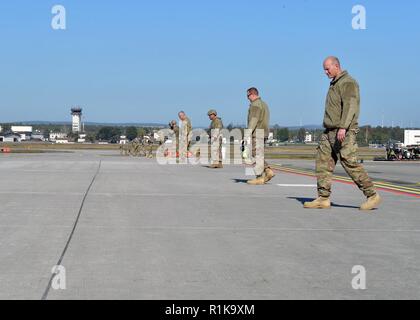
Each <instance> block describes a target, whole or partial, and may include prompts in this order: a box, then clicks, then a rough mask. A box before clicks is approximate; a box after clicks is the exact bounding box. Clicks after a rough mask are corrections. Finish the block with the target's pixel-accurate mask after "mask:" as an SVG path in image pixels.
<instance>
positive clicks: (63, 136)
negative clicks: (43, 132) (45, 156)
mask: <svg viewBox="0 0 420 320" xmlns="http://www.w3.org/2000/svg"><path fill="white" fill-rule="evenodd" d="M66 138H67V133H61V132H50V141H52V142H54V141H57V140H60V139H66Z"/></svg>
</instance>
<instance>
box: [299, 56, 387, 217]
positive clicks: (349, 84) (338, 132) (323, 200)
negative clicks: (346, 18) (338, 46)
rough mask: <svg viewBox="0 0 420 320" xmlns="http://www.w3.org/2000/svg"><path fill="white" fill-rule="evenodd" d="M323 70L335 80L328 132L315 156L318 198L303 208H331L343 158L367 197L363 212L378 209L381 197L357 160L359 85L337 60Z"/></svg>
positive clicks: (328, 110) (327, 110)
mask: <svg viewBox="0 0 420 320" xmlns="http://www.w3.org/2000/svg"><path fill="white" fill-rule="evenodd" d="M324 70H325V73H326V74H327V76H328V77H329V78H330V79H332V81H331V84H330V88H329V91H328V96H327V101H326V108H325V117H324V128H325V132H324V134H323V135H322V136H321V139H320V142H319V146H318V150H317V156H316V174H317V178H318V196H319V197H318V199H316V200H315V201H313V202H306V203H305V204H304V207H305V208H307V209H329V208H331V201H330V196H331V184H332V175H333V172H334V169H335V166H336V165H337V162H338V159H340V162H341V164H342V166H343V168H344V169H345V170H346V172H347V174H348V175H349V176H350V177H351V178H352V179H353V181H354V182H355V183H356V184H357V186H358V187H359V189H360V190H361V191H362V192H363V193H364V195H365V196H366V197H367V201H366V202H365V203H363V204H362V206H361V207H360V209H361V210H372V209H375V208H376V207H377V206H378V205H379V204H380V202H381V197H380V196H379V195H378V194H377V192H376V189H375V187H374V185H373V183H372V181H371V179H370V178H369V176H368V174H367V172H366V171H365V169H364V168H363V166H362V165H361V164H359V163H358V161H357V148H358V146H357V142H356V136H357V134H358V132H359V114H360V93H359V84H358V83H357V82H356V80H354V79H353V78H352V77H351V76H350V75H349V74H348V72H347V71H343V70H342V69H341V65H340V61H339V59H338V58H336V57H328V58H327V59H326V60H325V61H324Z"/></svg>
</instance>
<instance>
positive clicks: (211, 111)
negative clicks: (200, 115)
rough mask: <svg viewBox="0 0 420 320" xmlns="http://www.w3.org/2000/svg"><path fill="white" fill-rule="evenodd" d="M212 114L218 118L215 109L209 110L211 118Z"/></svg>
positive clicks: (208, 113)
mask: <svg viewBox="0 0 420 320" xmlns="http://www.w3.org/2000/svg"><path fill="white" fill-rule="evenodd" d="M212 114H214V115H215V116H217V111H216V110H214V109H211V110H209V112H207V115H208V116H211V115H212Z"/></svg>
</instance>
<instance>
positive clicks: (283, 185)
mask: <svg viewBox="0 0 420 320" xmlns="http://www.w3.org/2000/svg"><path fill="white" fill-rule="evenodd" d="M277 186H279V187H287V188H316V187H318V186H317V185H316V184H278V185H277Z"/></svg>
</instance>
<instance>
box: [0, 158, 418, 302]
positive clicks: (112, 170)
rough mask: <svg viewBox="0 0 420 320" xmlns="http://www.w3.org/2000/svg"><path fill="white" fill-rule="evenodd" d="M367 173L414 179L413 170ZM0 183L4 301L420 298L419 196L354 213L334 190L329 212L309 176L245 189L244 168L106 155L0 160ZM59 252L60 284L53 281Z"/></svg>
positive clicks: (341, 188) (349, 191)
mask: <svg viewBox="0 0 420 320" xmlns="http://www.w3.org/2000/svg"><path fill="white" fill-rule="evenodd" d="M283 163H285V164H286V163H288V164H291V165H296V166H298V163H295V162H292V163H291V161H290V160H284V161H283ZM99 164H100V167H99ZM304 165H307V166H308V168H309V167H311V166H313V163H312V162H302V163H300V164H299V167H302V166H304ZM98 169H99V171H98ZM338 170H340V169H338ZM368 170H369V168H368ZM97 172H98V174H97V176H96V179H95V180H94V181H93V178H94V177H95V175H96V173H97ZM376 172H380V174H379V173H378V175H380V176H381V177H382V178H386V177H387V176H388V177H389V178H390V179H391V180H399V181H407V182H409V183H416V182H418V181H419V179H418V175H419V166H418V165H417V166H416V165H411V166H409V165H406V166H404V168H403V169H401V168H400V167H399V166H398V164H397V166H393V165H392V164H386V165H384V166H380V167H378V168H377V170H376ZM373 174H374V173H373ZM0 175H1V182H2V183H1V184H0V200H1V201H0V204H1V206H0V299H33V300H38V299H41V298H42V297H43V296H44V297H45V298H47V299H53V300H62V299H258V300H259V299H420V289H419V288H420V250H419V249H420V215H419V211H418V208H419V204H420V199H419V198H415V197H410V196H405V195H397V194H393V193H388V192H383V193H381V194H382V196H383V198H384V203H383V205H382V207H381V208H380V209H379V210H376V211H373V212H371V213H364V212H360V211H359V210H358V207H359V205H360V204H361V203H362V201H364V198H363V195H362V194H361V192H360V191H359V190H358V189H357V188H356V187H355V186H352V185H347V184H342V183H335V184H334V196H333V202H334V207H333V208H332V209H331V210H328V211H307V210H304V209H303V208H302V202H304V201H306V200H310V199H314V198H315V196H316V188H315V187H314V185H315V184H316V180H315V179H313V178H311V177H305V176H300V175H294V174H289V173H278V175H277V176H276V177H275V179H274V180H273V181H272V182H271V183H270V184H269V185H266V186H260V187H251V186H248V185H247V184H246V183H244V182H245V180H246V179H248V178H250V177H247V176H246V175H245V168H244V167H242V166H226V167H225V169H223V170H216V171H212V170H210V169H208V168H205V167H202V166H186V165H182V166H177V165H171V166H160V165H158V164H157V163H156V161H155V160H146V159H134V158H126V157H120V156H119V155H117V153H115V152H114V153H113V152H106V151H78V152H75V153H71V154H60V153H57V154H55V153H54V154H33V155H17V154H16V155H13V154H11V155H0ZM90 185H91V188H90V189H89V192H88V193H87V194H86V191H87V190H88V188H89V186H90ZM82 203H84V205H83V206H82V208H81V204H82ZM79 213H80V216H79ZM76 222H77V223H76ZM66 246H67V247H66ZM60 258H62V261H61V265H62V266H63V267H64V268H65V271H66V277H65V280H66V289H65V290H55V289H53V288H51V287H50V285H49V281H50V279H51V276H52V273H51V270H52V268H53V266H55V265H56V264H57V262H58V261H60V260H61V259H60ZM358 265H361V266H363V267H364V268H365V270H366V272H367V275H366V286H367V289H366V290H355V289H354V288H353V287H352V280H353V278H354V277H355V276H356V275H355V274H352V269H353V267H354V266H358Z"/></svg>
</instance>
